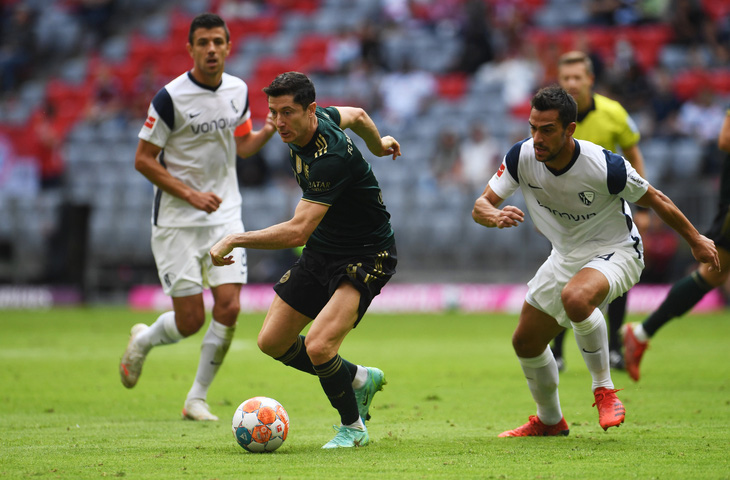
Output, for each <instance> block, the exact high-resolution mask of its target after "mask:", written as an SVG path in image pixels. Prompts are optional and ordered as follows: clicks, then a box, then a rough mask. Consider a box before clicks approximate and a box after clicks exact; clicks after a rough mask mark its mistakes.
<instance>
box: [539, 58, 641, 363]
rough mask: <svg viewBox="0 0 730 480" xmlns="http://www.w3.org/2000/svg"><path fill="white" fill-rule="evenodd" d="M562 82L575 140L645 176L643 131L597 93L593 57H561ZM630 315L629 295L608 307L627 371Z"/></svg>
mask: <svg viewBox="0 0 730 480" xmlns="http://www.w3.org/2000/svg"><path fill="white" fill-rule="evenodd" d="M558 81H559V82H560V86H561V87H563V88H564V89H565V90H567V92H568V93H570V94H571V95H572V96H573V98H574V99H575V101H576V102H577V103H578V122H577V123H576V128H575V133H574V134H573V137H574V138H576V139H579V140H588V141H589V142H593V143H595V144H596V145H600V146H601V147H603V148H605V149H606V150H610V151H612V152H619V151H620V152H621V153H623V156H624V158H626V160H628V161H629V163H630V164H631V166H632V167H634V169H635V170H636V172H637V173H638V174H639V175H640V176H641V177H642V178H646V177H645V174H644V157H643V156H642V155H641V150H639V145H638V144H639V139H640V135H639V130H638V129H637V127H636V124H635V123H634V121H633V120H632V119H631V117H630V116H629V114H628V112H627V111H626V109H624V107H622V106H621V104H620V103H618V102H617V101H615V100H611V99H610V98H607V97H605V96H603V95H600V94H598V93H595V92H594V91H593V85H594V83H595V75H594V72H593V62H592V61H591V59H590V57H589V56H588V55H587V54H585V53H583V52H579V51H572V52H568V53H565V54H563V55H561V56H560V59H559V60H558ZM637 210H638V211H637V212H636V214H635V215H634V223H636V225H637V227H639V231H640V232H643V231H644V227H645V226H646V224H647V223H648V213H647V212H646V211H642V209H641V208H638V209H637ZM625 316H626V294H624V295H621V296H620V297H618V298H616V299H615V300H614V301H612V302H611V303H610V304H609V306H608V326H609V330H608V345H609V350H610V353H609V358H610V362H611V368H617V369H623V368H624V362H623V354H622V353H621V337H620V334H619V332H620V330H621V325H622V324H623V322H624V317H625ZM564 335H565V334H564V333H561V334H559V335H558V336H557V337H555V340H554V341H553V345H552V349H553V354H554V355H555V360H556V361H557V362H558V370H560V371H562V370H563V369H564V368H565V359H564V357H563V339H564Z"/></svg>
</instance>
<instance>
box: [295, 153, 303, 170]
mask: <svg viewBox="0 0 730 480" xmlns="http://www.w3.org/2000/svg"><path fill="white" fill-rule="evenodd" d="M296 160H297V173H302V159H301V158H299V155H297V158H296Z"/></svg>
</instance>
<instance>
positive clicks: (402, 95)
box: [378, 59, 436, 127]
mask: <svg viewBox="0 0 730 480" xmlns="http://www.w3.org/2000/svg"><path fill="white" fill-rule="evenodd" d="M378 93H379V96H380V100H381V108H382V113H383V115H384V117H385V121H386V122H387V123H388V124H390V125H391V126H395V127H400V126H403V124H404V123H406V122H409V121H410V120H412V119H414V118H415V117H416V116H417V115H419V114H421V113H423V112H424V111H426V110H427V108H428V106H429V104H430V101H431V100H432V99H433V97H434V95H435V93H436V79H435V78H434V77H433V75H432V74H431V73H429V72H426V71H422V70H414V69H413V68H412V67H411V63H410V61H408V60H407V59H405V60H403V61H402V62H401V67H400V69H399V70H397V71H395V72H390V73H387V74H385V75H383V78H382V79H381V81H380V87H379V89H378Z"/></svg>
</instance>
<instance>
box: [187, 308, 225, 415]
mask: <svg viewBox="0 0 730 480" xmlns="http://www.w3.org/2000/svg"><path fill="white" fill-rule="evenodd" d="M235 331H236V327H235V326H233V327H227V326H225V325H223V324H222V323H218V322H216V321H215V320H211V321H210V325H209V326H208V331H206V332H205V336H204V337H203V343H202V344H201V345H200V361H199V363H198V372H197V373H196V374H195V381H194V382H193V386H192V388H190V391H189V392H188V397H187V398H188V399H193V398H202V399H203V400H205V398H206V397H207V395H208V388H210V384H211V383H212V382H213V378H215V375H216V373H218V370H219V369H220V367H221V364H222V363H223V358H225V356H226V353H227V352H228V348H230V346H231V342H232V341H233V334H234V333H235Z"/></svg>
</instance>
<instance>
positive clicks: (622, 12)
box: [588, 0, 642, 25]
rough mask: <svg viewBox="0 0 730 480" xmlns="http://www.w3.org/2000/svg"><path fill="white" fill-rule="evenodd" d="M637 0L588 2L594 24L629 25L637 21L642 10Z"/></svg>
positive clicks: (598, 0) (594, 0) (639, 19)
mask: <svg viewBox="0 0 730 480" xmlns="http://www.w3.org/2000/svg"><path fill="white" fill-rule="evenodd" d="M640 3H641V2H640V1H638V0H592V1H591V2H589V4H588V11H589V14H590V18H591V23H593V24H594V25H631V24H635V23H639V22H640V21H641V19H642V17H641V15H642V12H641V10H640V9H639V5H640Z"/></svg>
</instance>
